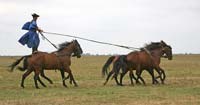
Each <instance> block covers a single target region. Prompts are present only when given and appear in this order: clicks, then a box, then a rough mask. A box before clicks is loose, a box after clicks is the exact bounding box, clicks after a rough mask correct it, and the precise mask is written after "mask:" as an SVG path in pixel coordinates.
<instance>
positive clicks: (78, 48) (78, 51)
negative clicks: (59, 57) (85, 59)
mask: <svg viewBox="0 0 200 105" xmlns="http://www.w3.org/2000/svg"><path fill="white" fill-rule="evenodd" d="M72 43H73V44H74V46H75V47H74V54H73V56H77V58H80V57H81V54H82V53H83V50H82V48H81V46H80V44H79V43H78V41H77V40H73V41H72Z"/></svg>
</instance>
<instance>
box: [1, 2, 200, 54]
mask: <svg viewBox="0 0 200 105" xmlns="http://www.w3.org/2000/svg"><path fill="white" fill-rule="evenodd" d="M0 7H1V8H0V17H1V18H0V55H27V54H30V53H31V49H29V48H28V47H26V46H22V45H21V44H20V43H18V40H19V38H20V37H21V36H22V35H23V34H25V33H26V32H27V31H25V30H21V27H22V25H23V24H24V23H26V22H27V21H30V20H31V19H32V17H31V14H32V13H37V14H39V15H40V17H39V18H38V21H37V24H38V26H39V27H40V28H41V29H43V30H44V31H46V32H54V33H61V34H69V35H75V36H78V37H83V38H88V39H93V40H97V41H103V42H108V43H114V44H120V45H126V46H132V47H138V48H140V47H143V46H144V45H145V44H146V43H150V42H159V41H161V40H164V41H165V42H166V43H167V44H169V45H171V47H172V50H173V53H176V54H177V53H195V54H199V53H200V46H199V45H200V1H199V0H0ZM44 35H45V36H46V37H47V38H48V39H49V40H51V41H52V42H53V43H55V44H56V45H58V44H60V43H63V42H65V41H71V40H73V39H74V38H70V37H63V36H55V35H49V34H44ZM77 40H78V41H79V43H80V45H81V47H82V49H83V51H84V53H90V54H127V53H129V52H131V50H127V49H124V48H119V47H114V46H109V45H103V44H98V43H93V42H88V41H84V40H80V39H77ZM38 49H39V50H40V51H45V52H52V51H55V50H56V49H55V48H54V47H53V46H52V45H51V44H49V43H48V41H46V40H43V39H42V38H41V37H40V46H39V48H38Z"/></svg>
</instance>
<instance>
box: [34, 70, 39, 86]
mask: <svg viewBox="0 0 200 105" xmlns="http://www.w3.org/2000/svg"><path fill="white" fill-rule="evenodd" d="M39 74H40V71H39V69H35V75H34V82H35V88H37V89H39V87H38V83H37V80H38V79H39Z"/></svg>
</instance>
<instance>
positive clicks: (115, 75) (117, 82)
mask: <svg viewBox="0 0 200 105" xmlns="http://www.w3.org/2000/svg"><path fill="white" fill-rule="evenodd" d="M117 76H118V73H115V74H114V76H113V77H114V78H115V82H116V84H117V85H120V86H122V84H120V83H119V81H118V80H117Z"/></svg>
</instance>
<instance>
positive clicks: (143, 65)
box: [104, 41, 172, 85]
mask: <svg viewBox="0 0 200 105" xmlns="http://www.w3.org/2000/svg"><path fill="white" fill-rule="evenodd" d="M164 54H165V55H166V56H164ZM163 56H164V57H167V58H168V59H169V60H171V59H172V49H171V47H170V46H169V45H167V44H166V43H165V42H164V41H161V42H157V43H151V44H149V45H146V46H145V47H144V48H142V49H141V51H134V52H131V53H129V54H128V55H126V56H121V57H123V58H124V59H125V60H118V61H117V62H116V64H114V67H113V70H112V71H111V72H110V73H109V75H108V77H107V79H106V82H105V83H104V85H105V84H106V83H107V81H108V80H109V78H110V76H111V75H112V74H113V73H115V75H114V78H115V80H116V83H117V84H118V85H122V78H123V76H124V75H125V74H126V73H127V72H128V71H130V73H129V76H130V77H133V71H132V70H136V75H137V78H134V77H133V78H134V79H136V82H138V79H140V80H142V82H143V83H144V84H145V81H144V79H143V78H142V77H141V73H142V71H143V70H147V71H148V72H149V73H150V74H151V76H152V83H153V84H154V83H155V82H157V80H156V79H155V78H154V73H153V69H155V70H156V71H157V72H158V74H159V76H158V77H157V78H160V79H161V82H162V83H164V80H165V77H166V76H165V72H164V70H163V69H162V68H160V66H159V64H160V61H161V59H160V58H161V57H163ZM121 62H123V63H121ZM117 66H118V67H117ZM120 68H122V74H121V77H120V83H118V81H117V79H116V78H117V75H118V73H119V70H120ZM162 74H163V78H162V77H161V75H162ZM131 84H133V81H132V79H131Z"/></svg>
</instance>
